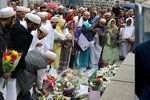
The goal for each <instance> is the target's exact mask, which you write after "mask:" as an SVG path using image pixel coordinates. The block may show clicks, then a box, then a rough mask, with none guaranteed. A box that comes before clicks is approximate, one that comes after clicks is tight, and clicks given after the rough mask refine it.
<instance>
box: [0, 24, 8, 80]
mask: <svg viewBox="0 0 150 100" xmlns="http://www.w3.org/2000/svg"><path fill="white" fill-rule="evenodd" d="M8 37H9V32H8V31H7V30H6V29H4V28H3V27H2V25H1V24H0V77H1V76H2V74H3V71H2V55H3V52H5V50H6V48H7V45H8Z"/></svg>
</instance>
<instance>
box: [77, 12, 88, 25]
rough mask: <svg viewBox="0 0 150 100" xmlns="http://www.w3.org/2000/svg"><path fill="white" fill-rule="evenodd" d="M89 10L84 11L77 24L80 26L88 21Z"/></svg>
mask: <svg viewBox="0 0 150 100" xmlns="http://www.w3.org/2000/svg"><path fill="white" fill-rule="evenodd" d="M89 17H90V12H88V11H85V12H84V14H83V16H82V18H81V19H80V20H79V23H78V26H79V27H82V25H83V24H84V23H89V20H88V19H89Z"/></svg>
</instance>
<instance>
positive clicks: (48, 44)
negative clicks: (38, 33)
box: [45, 17, 65, 50]
mask: <svg viewBox="0 0 150 100" xmlns="http://www.w3.org/2000/svg"><path fill="white" fill-rule="evenodd" d="M58 21H59V18H58V17H52V18H51V26H52V28H51V29H50V31H49V34H48V35H47V36H46V37H45V38H46V39H45V47H47V49H50V50H52V49H53V45H54V37H58V38H59V39H61V40H64V39H65V36H64V35H62V34H61V33H58V32H57V31H56V30H55V28H56V25H57V23H58Z"/></svg>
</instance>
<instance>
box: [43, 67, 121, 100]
mask: <svg viewBox="0 0 150 100" xmlns="http://www.w3.org/2000/svg"><path fill="white" fill-rule="evenodd" d="M118 68H119V67H118V66H117V65H109V66H107V67H105V68H101V69H100V70H97V69H90V70H86V71H83V70H80V69H66V70H65V71H63V72H61V73H60V74H59V75H58V76H57V77H55V78H54V77H53V76H52V75H50V76H49V79H48V80H44V81H45V82H46V83H48V84H49V85H50V86H52V87H53V91H51V92H50V94H49V96H48V97H47V100H71V99H73V100H87V98H88V96H89V92H90V91H92V90H96V91H100V93H103V91H104V90H105V88H106V87H107V86H108V85H109V84H110V79H111V78H112V77H113V76H114V75H115V73H116V72H117V71H118ZM54 81H55V82H54ZM85 87H86V88H85Z"/></svg>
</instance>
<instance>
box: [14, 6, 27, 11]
mask: <svg viewBox="0 0 150 100" xmlns="http://www.w3.org/2000/svg"><path fill="white" fill-rule="evenodd" d="M26 10H27V9H26V8H25V7H23V6H17V7H16V11H24V12H26Z"/></svg>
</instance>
